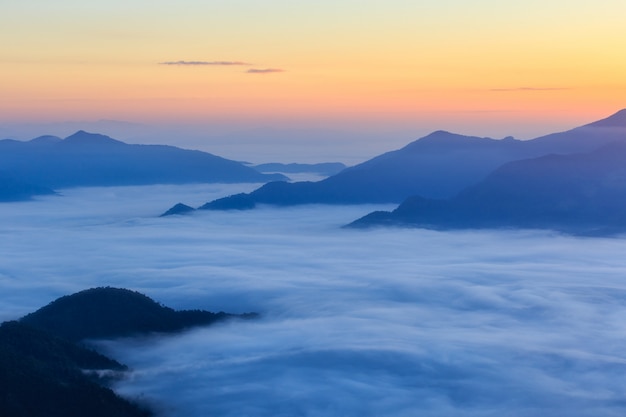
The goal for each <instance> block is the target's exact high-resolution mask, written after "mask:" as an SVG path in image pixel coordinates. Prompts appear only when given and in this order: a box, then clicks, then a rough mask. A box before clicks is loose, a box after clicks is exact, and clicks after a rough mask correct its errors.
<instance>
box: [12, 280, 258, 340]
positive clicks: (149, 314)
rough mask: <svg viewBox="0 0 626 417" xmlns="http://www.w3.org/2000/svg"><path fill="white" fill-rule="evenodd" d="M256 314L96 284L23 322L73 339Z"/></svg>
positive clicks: (164, 329)
mask: <svg viewBox="0 0 626 417" xmlns="http://www.w3.org/2000/svg"><path fill="white" fill-rule="evenodd" d="M253 316H254V315H251V314H248V315H240V316H238V315H232V314H226V313H224V312H219V313H211V312H208V311H202V310H181V311H175V310H173V309H171V308H169V307H165V306H162V305H161V304H159V303H157V302H155V301H154V300H152V299H150V298H149V297H147V296H145V295H143V294H141V293H138V292H135V291H131V290H127V289H123V288H111V287H106V288H92V289H89V290H85V291H81V292H78V293H76V294H72V295H67V296H64V297H61V298H59V299H57V300H55V301H53V302H52V303H50V304H48V305H47V306H45V307H42V308H40V309H39V310H37V311H35V312H34V313H31V314H28V315H27V316H25V317H23V318H22V319H21V320H20V322H21V323H23V324H27V325H29V326H31V327H35V328H38V329H41V330H45V331H47V332H50V333H53V334H54V335H56V336H59V337H63V338H64V339H67V340H70V341H79V340H83V339H96V338H115V337H123V336H133V335H137V334H143V333H153V332H175V331H179V330H182V329H185V328H188V327H192V326H199V325H208V324H212V323H214V322H216V321H219V320H225V319H228V318H235V317H242V318H248V317H253Z"/></svg>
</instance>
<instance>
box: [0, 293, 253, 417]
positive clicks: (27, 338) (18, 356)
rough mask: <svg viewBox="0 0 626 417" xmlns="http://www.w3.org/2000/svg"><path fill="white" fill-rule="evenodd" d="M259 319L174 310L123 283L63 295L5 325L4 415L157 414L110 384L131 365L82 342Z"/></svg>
mask: <svg viewBox="0 0 626 417" xmlns="http://www.w3.org/2000/svg"><path fill="white" fill-rule="evenodd" d="M254 316H255V315H254V314H244V315H231V314H226V313H211V312H208V311H201V310H182V311H175V310H172V309H171V308H168V307H165V306H162V305H161V304H159V303H157V302H155V301H153V300H152V299H150V298H148V297H146V296H145V295H143V294H140V293H138V292H134V291H130V290H126V289H121V288H94V289H90V290H85V291H81V292H79V293H76V294H73V295H69V296H65V297H61V298H59V299H57V300H56V301H53V302H52V303H50V304H49V305H47V306H45V307H43V308H41V309H39V310H37V311H36V312H34V313H31V314H29V315H27V316H25V317H23V318H22V319H21V320H19V321H12V322H5V323H3V324H2V325H1V326H0V416H2V417H4V416H7V417H84V416H90V417H111V416H115V417H139V416H149V415H152V413H151V412H150V411H148V410H146V409H145V408H144V407H141V406H139V405H137V404H135V403H133V402H131V401H129V400H128V399H124V398H121V397H119V396H117V395H116V394H115V393H114V392H113V391H112V390H111V389H109V388H108V387H107V384H108V383H109V382H110V381H111V380H114V379H116V378H122V377H124V373H125V372H126V371H127V368H126V366H124V365H122V364H120V363H118V362H116V361H115V360H113V359H110V358H107V357H105V356H103V355H101V354H99V353H97V352H95V351H93V350H90V349H88V348H86V347H85V346H84V345H82V344H80V343H79V341H80V340H83V339H86V338H116V337H124V336H131V335H137V334H144V333H152V332H173V331H174V332H175V331H179V330H182V329H184V328H188V327H191V326H199V325H207V324H211V323H214V322H216V321H218V320H224V319H227V318H236V317H239V318H251V317H254Z"/></svg>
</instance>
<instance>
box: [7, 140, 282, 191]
mask: <svg viewBox="0 0 626 417" xmlns="http://www.w3.org/2000/svg"><path fill="white" fill-rule="evenodd" d="M0 170H3V171H5V172H8V173H10V174H11V175H12V176H13V177H14V178H15V179H18V180H20V181H23V182H26V183H31V184H38V185H41V186H44V187H48V188H52V189H58V188H63V187H76V186H112V185H145V184H184V183H201V182H223V183H235V182H260V183H263V182H268V181H274V180H284V179H285V178H286V177H285V176H283V175H280V174H262V173H260V172H259V171H257V170H255V169H253V168H250V167H247V166H245V165H243V164H241V163H239V162H236V161H231V160H228V159H224V158H221V157H219V156H216V155H212V154H210V153H207V152H200V151H193V150H186V149H180V148H176V147H173V146H163V145H130V144H126V143H124V142H120V141H118V140H115V139H112V138H110V137H108V136H104V135H99V134H92V133H87V132H84V131H79V132H77V133H75V134H73V135H71V136H69V137H67V138H65V139H60V138H56V137H54V136H45V137H40V138H36V139H33V140H31V141H28V142H20V141H15V140H8V139H7V140H1V141H0Z"/></svg>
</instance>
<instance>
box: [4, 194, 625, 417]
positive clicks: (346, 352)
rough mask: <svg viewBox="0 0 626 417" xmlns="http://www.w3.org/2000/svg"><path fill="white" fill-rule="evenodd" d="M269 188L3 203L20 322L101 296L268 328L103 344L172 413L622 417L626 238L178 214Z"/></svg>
mask: <svg viewBox="0 0 626 417" xmlns="http://www.w3.org/2000/svg"><path fill="white" fill-rule="evenodd" d="M255 187H256V185H254V184H247V185H219V184H207V185H202V184H200V185H191V186H148V187H116V188H84V189H71V190H63V191H62V195H61V196H48V197H43V198H39V199H37V200H35V201H30V202H23V203H7V204H2V205H0V215H1V218H2V223H1V224H2V227H1V228H0V234H1V236H0V238H1V242H2V243H0V247H1V250H2V257H3V261H2V263H1V264H0V291H2V294H3V304H2V307H3V308H2V309H1V310H0V319H1V320H9V319H16V318H19V317H20V316H22V315H24V314H27V313H29V312H31V311H34V310H36V309H37V308H39V307H41V306H43V305H45V304H47V303H48V302H50V301H52V300H53V299H55V298H57V297H60V296H62V295H66V294H70V293H73V292H76V291H80V290H82V289H85V288H89V287H95V286H105V285H110V286H117V287H125V288H129V289H133V290H137V291H140V292H143V293H145V294H146V295H148V296H150V297H152V298H153V299H155V300H157V301H159V302H161V303H163V304H165V305H168V306H171V307H173V308H177V309H193V308H201V309H207V310H212V311H220V310H223V311H227V312H232V313H240V312H251V311H255V312H258V313H260V314H261V318H259V319H257V320H251V321H231V322H227V323H222V324H218V325H214V326H210V327H206V328H198V329H194V330H190V331H187V332H185V333H183V334H178V335H174V336H150V337H142V338H131V339H121V340H107V341H94V342H93V343H95V344H96V346H98V348H99V349H101V350H102V351H103V352H104V353H106V354H108V355H110V356H112V357H113V358H115V359H117V360H119V361H121V362H123V363H125V364H127V365H129V367H130V368H131V369H132V372H131V373H130V375H129V377H128V378H127V379H126V380H123V381H120V382H119V383H117V385H116V386H115V390H116V391H117V392H118V393H120V394H122V395H124V396H127V397H130V398H134V399H137V400H139V401H141V402H144V403H146V404H148V405H150V406H151V407H152V408H153V409H155V410H156V411H157V415H159V416H181V417H182V416H185V417H195V416H235V415H236V416H415V415H420V416H496V415H497V416H500V415H507V416H537V415H568V416H598V415H602V416H622V415H624V412H625V411H626V381H625V380H624V378H623V375H624V372H625V371H626V353H625V350H624V345H625V341H626V325H625V324H624V323H626V320H625V319H626V283H625V282H624V276H625V275H626V259H625V258H624V256H623V254H624V253H625V252H626V240H624V239H603V238H593V239H587V238H575V237H570V236H564V235H559V234H555V233H551V232H543V231H465V232H435V231H426V230H419V229H373V230H368V231H362V230H345V229H341V228H340V226H342V225H344V224H346V223H348V222H350V221H352V220H354V219H355V218H358V217H360V216H362V215H364V214H366V213H369V212H371V211H372V210H377V209H383V210H388V209H391V208H392V207H391V206H384V205H376V206H374V205H366V206H347V207H333V206H320V205H313V206H301V207H294V208H273V207H261V208H259V209H257V210H252V211H247V212H238V211H235V212H196V213H194V214H193V215H190V216H172V217H168V218H159V217H158V215H159V214H161V213H162V212H163V211H164V210H165V209H167V208H168V207H170V206H171V205H173V204H174V203H176V202H179V201H182V202H184V203H186V204H190V205H193V206H197V205H200V204H202V203H203V202H206V201H209V200H212V199H214V198H219V197H223V196H226V195H229V194H232V193H236V192H248V191H251V190H252V189H254V188H255Z"/></svg>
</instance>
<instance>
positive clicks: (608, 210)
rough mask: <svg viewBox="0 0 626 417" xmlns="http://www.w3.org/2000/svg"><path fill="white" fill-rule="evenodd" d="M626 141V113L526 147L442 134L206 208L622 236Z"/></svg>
mask: <svg viewBox="0 0 626 417" xmlns="http://www.w3.org/2000/svg"><path fill="white" fill-rule="evenodd" d="M625 143H626V109H625V110H621V111H619V112H617V113H616V114H614V115H612V116H610V117H608V118H606V119H603V120H600V121H597V122H594V123H590V124H587V125H584V126H581V127H578V128H575V129H572V130H569V131H566V132H560V133H555V134H551V135H547V136H542V137H539V138H536V139H533V140H527V141H520V140H515V139H513V138H505V139H501V140H495V139H490V138H480V137H471V136H462V135H458V134H454V133H449V132H445V131H437V132H434V133H432V134H430V135H428V136H426V137H423V138H421V139H418V140H416V141H414V142H412V143H410V144H408V145H407V146H405V147H404V148H402V149H399V150H396V151H392V152H388V153H385V154H382V155H380V156H377V157H375V158H373V159H371V160H368V161H366V162H363V163H362V164H359V165H356V166H353V167H350V168H347V169H345V170H343V171H341V172H339V173H338V174H336V175H333V176H331V177H329V178H327V179H325V180H322V181H319V182H296V183H287V182H270V183H267V184H265V185H263V186H262V187H260V188H258V189H257V190H255V191H253V192H251V193H248V194H237V195H234V196H229V197H225V198H222V199H218V200H214V201H211V202H209V203H207V204H205V205H203V206H201V207H200V209H210V210H223V209H250V208H254V207H255V206H256V205H257V204H272V205H281V206H286V205H296V204H307V203H324V204H360V203H399V202H403V203H402V204H401V205H400V207H399V208H398V209H397V210H395V211H394V212H392V213H381V212H378V213H374V214H372V215H369V216H366V217H365V218H363V219H360V220H359V221H357V222H355V223H353V224H352V226H359V227H364V226H372V225H391V224H395V225H411V226H417V227H432V228H442V229H445V228H459V227H461V228H468V227H469V228H474V227H538V228H554V229H557V230H563V231H567V232H580V233H584V234H596V233H597V234H606V233H612V232H620V231H621V229H622V226H621V223H622V220H621V217H620V216H619V212H620V208H624V209H626V207H625V206H624V198H623V193H624V181H626V179H625V178H624V172H623V170H622V168H621V165H626V155H624V152H623V144H625ZM178 209H179V210H180V211H179V212H181V213H182V212H183V211H184V212H189V211H191V210H192V208H191V207H188V206H184V208H183V206H179V207H178ZM176 212H177V210H174V208H173V209H172V211H170V212H169V213H168V214H175V213H176Z"/></svg>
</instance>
